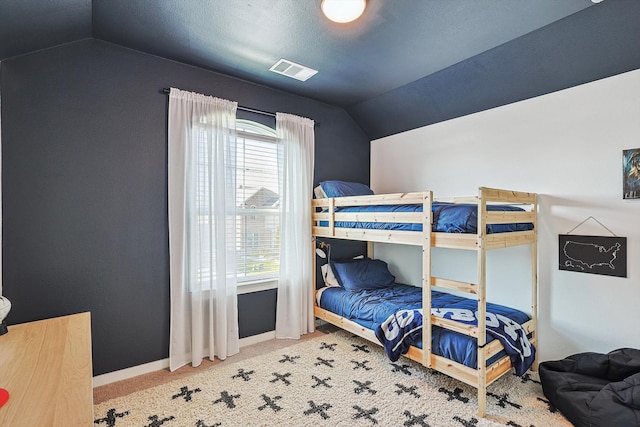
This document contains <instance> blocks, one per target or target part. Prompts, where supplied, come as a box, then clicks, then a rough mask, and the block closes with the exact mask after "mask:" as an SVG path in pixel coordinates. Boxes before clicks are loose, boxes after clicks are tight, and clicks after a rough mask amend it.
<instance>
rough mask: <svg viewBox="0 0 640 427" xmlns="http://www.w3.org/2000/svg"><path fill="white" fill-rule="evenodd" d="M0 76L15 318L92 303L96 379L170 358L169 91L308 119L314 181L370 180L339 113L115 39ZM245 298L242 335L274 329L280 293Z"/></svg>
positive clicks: (353, 128) (363, 144) (6, 247)
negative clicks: (313, 147)
mask: <svg viewBox="0 0 640 427" xmlns="http://www.w3.org/2000/svg"><path fill="white" fill-rule="evenodd" d="M0 84H1V86H0V87H1V94H2V206H3V293H4V294H5V295H6V296H7V297H8V298H9V299H10V300H11V302H12V304H13V308H12V310H11V312H10V314H9V317H8V319H7V321H8V323H9V325H11V324H15V323H22V322H26V321H32V320H38V319H43V318H48V317H53V316H60V315H66V314H72V313H77V312H83V311H90V312H91V314H92V338H93V363H94V374H95V375H98V374H102V373H106V372H111V371H114V370H118V369H123V368H127V367H131V366H136V365H139V364H143V363H147V362H150V361H155V360H160V359H164V358H166V357H167V356H168V347H169V251H168V231H167V169H166V165H167V153H166V140H167V134H166V127H167V106H168V97H167V95H165V94H162V93H161V89H162V88H165V87H172V86H173V87H178V88H180V89H184V90H190V91H195V92H200V93H205V94H210V95H214V96H217V97H221V98H227V99H231V100H234V101H237V102H238V103H239V104H240V105H244V106H249V107H253V108H257V109H260V110H266V111H283V112H288V113H292V114H297V115H300V116H304V117H309V118H312V119H314V120H315V121H317V122H319V126H317V127H316V153H315V164H316V167H315V181H316V182H319V181H320V180H324V179H332V178H333V179H345V180H354V181H361V182H368V180H369V140H368V138H367V137H366V135H365V134H364V133H363V131H362V130H361V129H360V128H359V127H358V126H357V125H356V124H355V123H354V122H353V120H352V119H351V118H350V117H349V115H348V114H347V113H346V112H345V111H344V110H342V109H339V108H335V107H332V106H329V105H326V104H322V103H319V102H316V101H312V100H309V99H305V98H301V97H297V96H293V95H290V94H287V93H284V92H280V91H276V90H271V89H268V88H266V87H262V86H259V85H254V84H251V83H248V82H245V81H241V80H237V79H233V78H229V77H227V76H223V75H220V74H216V73H212V72H208V71H205V70H202V69H199V68H195V67H191V66H186V65H184V64H180V63H176V62H172V61H168V60H164V59H161V58H158V57H154V56H151V55H147V54H142V53H139V52H136V51H132V50H128V49H124V48H121V47H118V46H116V45H112V44H109V43H105V42H101V41H97V40H91V39H88V40H84V41H81V42H77V43H73V44H68V45H64V46H60V47H57V48H53V49H49V50H44V51H40V52H36V53H33V54H29V55H24V56H20V57H16V58H13V59H10V60H6V61H4V62H3V63H2V67H1V68H0ZM301 84H303V83H301ZM239 299H240V300H239V310H240V327H241V331H240V334H241V336H249V335H254V334H257V333H261V332H264V331H267V330H272V329H273V324H274V319H275V314H274V310H275V291H265V292H263V293H252V294H247V295H246V296H240V298H239Z"/></svg>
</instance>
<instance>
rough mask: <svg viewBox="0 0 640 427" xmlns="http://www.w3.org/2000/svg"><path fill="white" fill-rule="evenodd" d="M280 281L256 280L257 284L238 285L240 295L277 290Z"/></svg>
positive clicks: (245, 283) (243, 283)
mask: <svg viewBox="0 0 640 427" xmlns="http://www.w3.org/2000/svg"><path fill="white" fill-rule="evenodd" d="M277 288H278V280H277V279H268V280H256V281H255V282H242V283H238V295H242V294H249V293H251V292H260V291H267V290H269V289H277Z"/></svg>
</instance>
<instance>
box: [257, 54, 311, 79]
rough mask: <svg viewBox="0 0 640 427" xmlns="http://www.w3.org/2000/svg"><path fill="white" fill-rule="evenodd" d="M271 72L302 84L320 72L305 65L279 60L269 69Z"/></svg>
mask: <svg viewBox="0 0 640 427" xmlns="http://www.w3.org/2000/svg"><path fill="white" fill-rule="evenodd" d="M269 71H273V72H274V73H278V74H282V75H284V76H287V77H291V78H294V79H296V80H300V81H302V82H304V81H306V80H308V79H309V78H310V77H312V76H313V75H315V74H316V73H317V72H318V70H314V69H312V68H309V67H305V66H304V65H300V64H296V63H295V62H293V61H289V60H288V59H281V60H279V61H278V62H276V63H275V64H273V66H272V67H271V68H269Z"/></svg>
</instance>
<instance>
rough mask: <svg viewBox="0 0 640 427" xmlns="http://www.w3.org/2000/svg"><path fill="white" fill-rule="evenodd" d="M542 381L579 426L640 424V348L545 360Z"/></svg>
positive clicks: (549, 395) (546, 391) (548, 393)
mask: <svg viewBox="0 0 640 427" xmlns="http://www.w3.org/2000/svg"><path fill="white" fill-rule="evenodd" d="M540 381H541V383H542V391H543V392H544V395H545V396H546V397H547V399H549V402H550V403H551V404H552V405H553V406H555V407H556V408H558V409H559V410H560V412H562V414H563V415H564V416H565V417H566V418H567V419H568V420H569V421H571V422H572V423H573V424H574V425H575V426H576V427H637V426H640V350H637V349H633V348H621V349H618V350H614V351H612V352H610V353H608V354H601V353H580V354H575V355H573V356H569V357H567V358H566V359H563V360H556V361H549V362H542V363H541V364H540Z"/></svg>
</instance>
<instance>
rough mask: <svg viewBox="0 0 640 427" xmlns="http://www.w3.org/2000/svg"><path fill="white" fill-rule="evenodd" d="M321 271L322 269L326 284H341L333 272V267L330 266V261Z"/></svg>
mask: <svg viewBox="0 0 640 427" xmlns="http://www.w3.org/2000/svg"><path fill="white" fill-rule="evenodd" d="M320 271H322V278H323V279H324V285H325V286H340V283H338V279H336V276H335V275H334V274H333V269H332V268H331V267H330V266H329V263H326V264H325V265H323V266H322V267H320Z"/></svg>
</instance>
